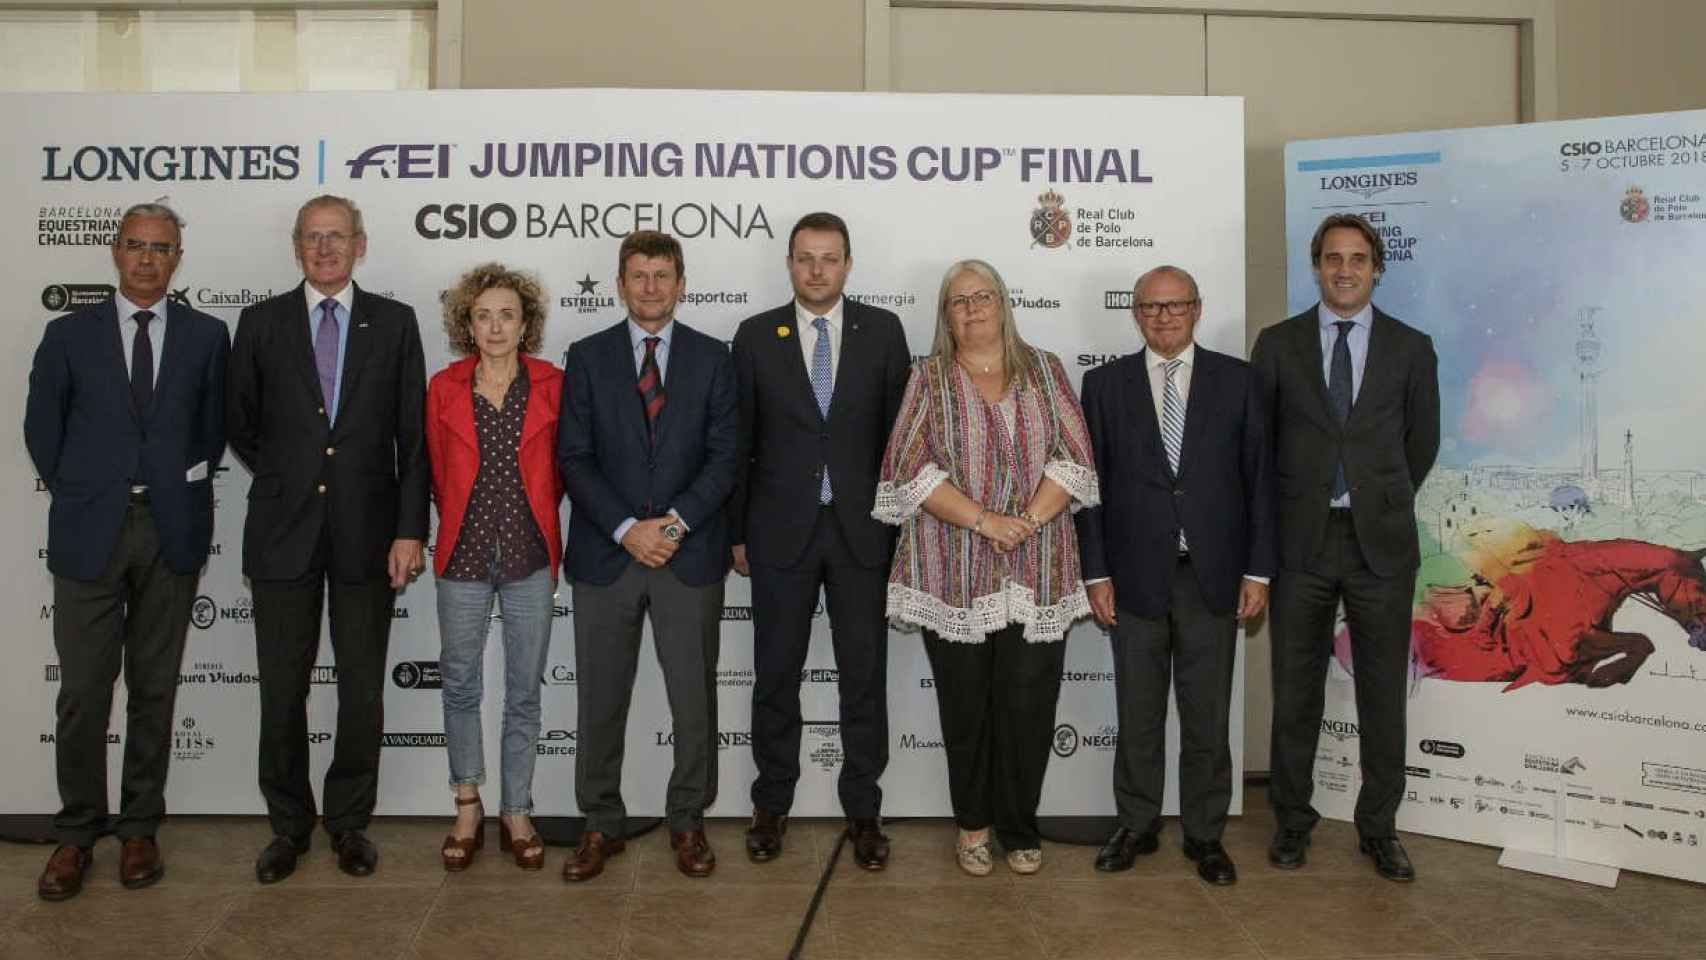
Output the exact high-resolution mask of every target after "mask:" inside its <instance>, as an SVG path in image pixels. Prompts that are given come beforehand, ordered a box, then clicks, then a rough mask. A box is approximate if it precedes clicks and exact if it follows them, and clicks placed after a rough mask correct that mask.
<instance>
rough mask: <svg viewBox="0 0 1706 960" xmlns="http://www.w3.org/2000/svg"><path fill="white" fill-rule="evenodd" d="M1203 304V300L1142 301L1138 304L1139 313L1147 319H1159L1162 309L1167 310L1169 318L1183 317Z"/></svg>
mask: <svg viewBox="0 0 1706 960" xmlns="http://www.w3.org/2000/svg"><path fill="white" fill-rule="evenodd" d="M1201 302H1202V301H1201V300H1197V299H1194V298H1193V299H1190V300H1140V301H1138V304H1137V312H1138V313H1141V314H1143V315H1144V316H1146V317H1159V316H1160V315H1161V310H1162V308H1166V310H1167V316H1169V317H1182V316H1184V315H1185V314H1186V313H1189V312H1190V309H1191V308H1192V307H1194V306H1196V305H1197V304H1199V303H1201Z"/></svg>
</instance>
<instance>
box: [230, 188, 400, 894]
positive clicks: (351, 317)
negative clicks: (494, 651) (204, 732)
mask: <svg viewBox="0 0 1706 960" xmlns="http://www.w3.org/2000/svg"><path fill="white" fill-rule="evenodd" d="M291 237H292V240H293V242H294V244H295V247H296V259H297V261H298V262H299V263H300V264H301V265H302V272H303V277H304V280H303V283H302V284H301V285H300V286H298V287H295V288H293V289H291V290H290V291H289V292H287V293H283V294H280V295H278V296H276V297H273V298H272V299H270V300H265V301H262V302H261V303H257V304H255V305H254V306H252V307H249V308H247V309H245V310H244V311H243V313H242V316H241V317H239V318H238V321H237V338H236V342H235V343H234V344H233V346H232V350H231V375H230V383H229V387H230V402H229V403H228V404H227V407H228V409H229V436H230V440H231V449H232V450H234V451H236V453H237V455H238V456H239V457H241V458H242V460H243V462H244V463H245V464H247V465H248V467H249V470H250V471H251V472H252V473H253V474H254V478H253V480H252V481H251V482H250V485H249V515H248V519H247V522H246V523H245V524H244V526H243V573H244V574H245V575H247V576H248V578H249V580H250V582H251V584H252V585H253V589H254V591H255V644H256V648H257V650H258V663H259V666H260V675H261V743H260V769H259V772H260V776H259V779H260V786H261V794H262V795H263V796H264V797H265V798H266V801H267V816H268V818H269V819H270V821H271V823H272V831H273V840H272V842H271V843H269V844H268V845H267V847H266V849H265V850H263V851H261V855H260V858H259V859H258V860H257V861H256V862H255V877H256V879H258V880H260V881H261V882H262V883H273V882H275V881H278V880H282V879H284V878H285V877H287V876H289V875H290V874H291V872H292V871H294V870H295V869H296V858H297V856H298V855H299V854H302V853H305V852H306V851H307V850H308V843H309V838H310V836H312V832H313V829H314V819H315V809H314V794H313V791H312V788H311V787H310V786H309V783H308V721H307V712H306V707H307V700H308V677H309V673H310V672H311V670H312V668H313V666H314V658H315V654H316V653H317V652H318V650H319V647H320V611H321V607H322V604H323V602H324V601H325V600H326V594H327V592H328V591H329V592H330V594H331V597H330V608H331V609H330V617H331V632H332V651H333V654H334V655H335V656H336V657H337V664H338V729H337V741H336V744H335V746H334V751H333V755H332V765H331V768H330V769H328V770H327V771H326V787H325V792H324V795H323V799H324V802H325V826H326V830H327V831H328V832H330V833H331V835H332V847H333V849H334V850H335V851H336V852H337V855H338V867H339V869H341V870H343V871H344V872H345V873H348V874H350V875H352V876H366V875H368V874H370V873H372V872H373V869H374V867H375V866H376V865H377V863H378V860H379V854H378V851H377V850H375V849H374V847H373V844H372V842H371V841H369V840H368V839H367V835H366V833H365V831H366V829H367V824H368V820H369V819H370V818H371V817H372V815H373V806H374V802H375V799H376V797H377V793H378V785H379V743H380V733H381V729H382V723H383V710H382V707H383V704H382V701H381V698H382V696H383V693H384V679H385V649H386V646H387V644H388V642H389V640H390V637H391V613H392V609H393V606H392V605H393V601H394V600H395V598H396V592H397V591H398V590H399V589H401V588H402V587H403V586H404V584H406V583H407V582H408V581H409V579H410V578H411V577H413V576H414V575H416V574H418V573H419V572H420V570H421V569H422V561H421V556H422V551H421V545H422V543H423V542H424V541H425V539H426V532H427V487H428V476H429V475H428V469H427V459H426V441H425V428H424V425H423V419H422V411H423V404H424V400H423V397H424V396H425V391H426V369H425V365H424V362H423V360H422V356H421V335H420V329H419V327H418V326H417V325H416V323H415V312H414V310H413V309H411V308H410V307H408V306H407V305H405V304H402V303H398V302H397V301H395V300H388V299H386V298H385V297H381V296H377V295H375V294H372V293H369V292H367V291H366V290H363V289H361V288H360V287H358V286H356V285H355V283H354V282H353V281H352V280H351V279H350V277H351V274H352V273H353V272H354V270H355V265H356V263H357V262H358V261H360V260H361V258H362V257H363V256H365V255H366V253H367V234H366V233H365V232H364V231H363V229H362V222H361V212H360V211H359V210H357V209H356V207H355V204H353V203H351V202H350V201H348V200H346V199H344V198H342V197H334V196H320V197H315V198H314V199H312V200H310V201H308V202H307V203H306V204H303V206H302V209H301V210H300V211H298V213H297V215H296V227H295V229H294V231H293V232H292V234H291Z"/></svg>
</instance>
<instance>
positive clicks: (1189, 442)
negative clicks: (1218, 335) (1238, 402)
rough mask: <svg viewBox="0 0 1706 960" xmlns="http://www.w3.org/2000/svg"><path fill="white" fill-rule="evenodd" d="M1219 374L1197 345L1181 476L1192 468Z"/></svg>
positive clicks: (1181, 450)
mask: <svg viewBox="0 0 1706 960" xmlns="http://www.w3.org/2000/svg"><path fill="white" fill-rule="evenodd" d="M1218 377H1219V371H1217V370H1216V369H1215V364H1214V360H1213V359H1212V358H1211V357H1210V356H1209V355H1208V351H1207V350H1204V349H1203V348H1202V345H1201V344H1198V345H1197V349H1196V356H1195V358H1194V359H1193V360H1192V363H1191V395H1190V396H1188V397H1186V398H1185V435H1184V436H1183V437H1181V438H1179V476H1180V477H1183V476H1184V475H1185V472H1186V471H1187V470H1189V469H1190V468H1191V451H1193V450H1195V449H1196V447H1197V444H1198V443H1201V442H1202V432H1203V424H1204V423H1205V422H1206V421H1207V420H1208V408H1209V405H1210V404H1212V403H1214V390H1215V386H1216V383H1215V381H1216V380H1217V379H1218Z"/></svg>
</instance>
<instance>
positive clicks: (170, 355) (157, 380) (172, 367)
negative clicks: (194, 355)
mask: <svg viewBox="0 0 1706 960" xmlns="http://www.w3.org/2000/svg"><path fill="white" fill-rule="evenodd" d="M165 310H166V312H167V313H168V314H169V313H170V312H171V310H172V308H171V306H169V305H167V306H166V307H165ZM187 323H189V318H188V317H186V316H181V315H180V316H177V317H168V318H167V320H166V337H165V341H164V343H162V344H161V346H160V347H159V349H158V351H157V352H156V354H155V355H156V356H157V357H158V360H156V362H155V365H154V371H155V375H154V392H153V393H152V394H151V395H150V396H151V401H150V403H149V406H148V409H147V410H145V411H141V413H142V415H143V416H144V417H146V418H148V419H152V418H153V416H154V411H155V410H156V409H158V408H159V406H160V395H161V394H162V393H165V392H166V386H167V384H169V383H171V378H172V377H173V376H175V375H176V374H177V372H178V368H179V367H181V366H183V360H184V358H183V352H184V351H185V350H188V349H189V344H188V343H187V342H186V341H187V340H188V335H187V334H185V333H184V325H185V324H187Z"/></svg>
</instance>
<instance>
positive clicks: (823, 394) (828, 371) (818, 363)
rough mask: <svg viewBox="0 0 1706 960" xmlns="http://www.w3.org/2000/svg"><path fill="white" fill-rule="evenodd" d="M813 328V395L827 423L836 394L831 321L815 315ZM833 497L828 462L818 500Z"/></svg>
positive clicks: (824, 500) (826, 499) (828, 499)
mask: <svg viewBox="0 0 1706 960" xmlns="http://www.w3.org/2000/svg"><path fill="white" fill-rule="evenodd" d="M812 329H814V330H816V331H817V346H815V347H813V348H812V395H813V396H815V397H817V412H818V413H819V414H820V415H821V416H822V417H823V419H824V422H826V423H827V422H828V421H829V400H830V397H832V396H834V395H835V369H834V368H833V367H832V366H830V363H829V321H828V320H826V319H824V318H823V317H813V318H812ZM831 499H832V494H831V493H830V490H829V464H827V463H826V464H824V465H823V485H822V486H821V487H820V488H819V489H818V492H817V502H818V503H828V502H829V501H830V500H831Z"/></svg>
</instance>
